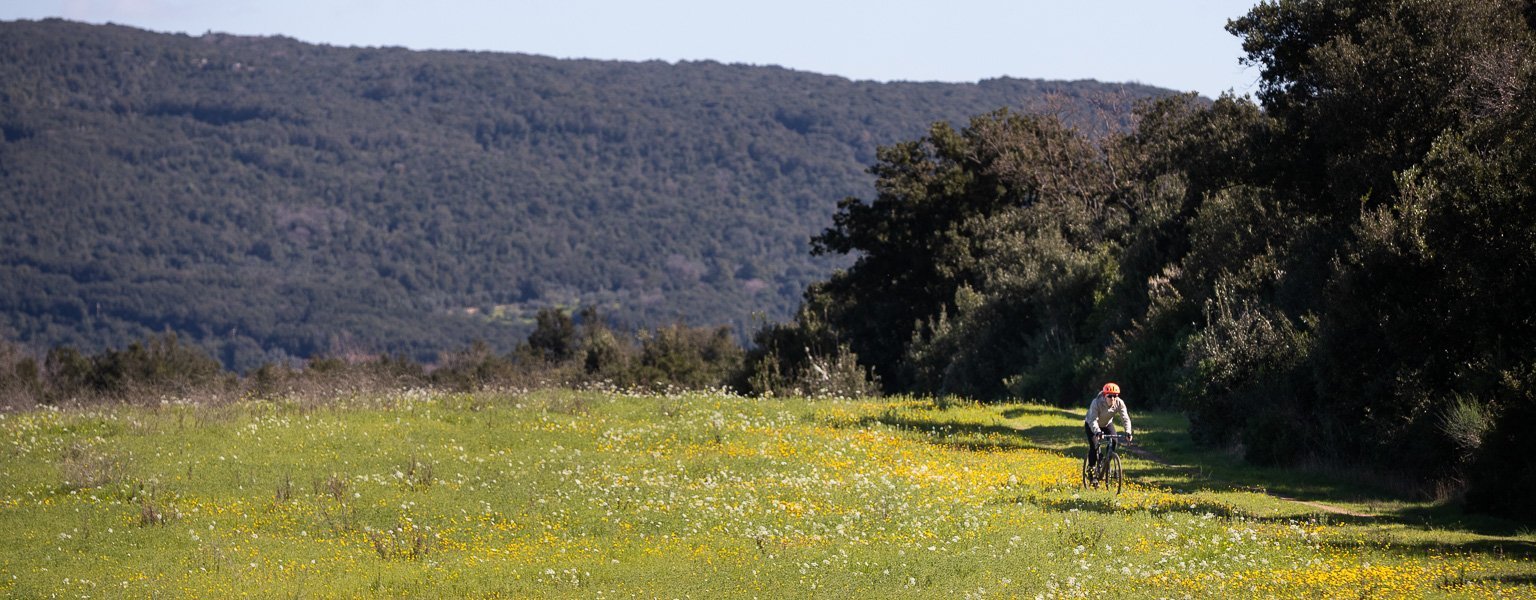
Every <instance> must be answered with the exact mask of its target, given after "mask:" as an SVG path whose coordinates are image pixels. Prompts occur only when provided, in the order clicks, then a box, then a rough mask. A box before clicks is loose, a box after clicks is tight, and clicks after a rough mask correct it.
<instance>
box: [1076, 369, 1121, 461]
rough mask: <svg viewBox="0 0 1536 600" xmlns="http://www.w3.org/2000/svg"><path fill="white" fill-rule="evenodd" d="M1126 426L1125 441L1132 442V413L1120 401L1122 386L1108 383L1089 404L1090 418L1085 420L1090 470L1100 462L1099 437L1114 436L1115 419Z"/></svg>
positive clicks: (1084, 427) (1084, 426)
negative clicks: (1118, 419) (1117, 418)
mask: <svg viewBox="0 0 1536 600" xmlns="http://www.w3.org/2000/svg"><path fill="white" fill-rule="evenodd" d="M1116 417H1119V418H1120V422H1121V423H1124V424H1125V441H1127V442H1129V441H1131V413H1130V411H1129V410H1127V409H1126V408H1125V401H1124V400H1121V399H1120V385H1119V384H1116V383H1106V384H1104V388H1103V389H1101V390H1099V395H1097V396H1094V397H1093V402H1090V403H1089V404H1088V417H1087V418H1085V419H1083V429H1084V430H1086V431H1087V433H1088V468H1089V469H1090V470H1092V469H1093V467H1094V465H1096V464H1098V462H1099V437H1100V436H1103V435H1104V434H1105V433H1108V434H1110V435H1114V433H1115V418H1116Z"/></svg>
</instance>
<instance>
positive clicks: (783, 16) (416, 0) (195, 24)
mask: <svg viewBox="0 0 1536 600" xmlns="http://www.w3.org/2000/svg"><path fill="white" fill-rule="evenodd" d="M1256 2H1257V0H1164V1H1158V0H1075V1H1074V0H1044V1H1036V0H1014V1H1009V0H921V1H916V0H846V1H839V0H773V1H763V0H754V1H752V2H732V1H730V0H650V1H646V0H630V1H626V0H439V1H433V0H5V1H4V2H3V3H0V20H15V19H41V18H45V17H64V18H67V19H71V20H77V21H86V22H90V23H106V22H112V23H118V24H123V25H132V26H135V27H141V28H144V29H151V30H154V31H165V32H181V33H190V34H194V35H197V34H202V33H205V32H208V31H214V32H223V33H235V34H244V35H273V34H281V35H286V36H289V37H293V38H297V39H299V40H303V41H306V42H315V43H325V44H332V45H337V46H404V47H407V48H413V49H452V50H492V51H504V52H523V53H529V54H541V55H545V56H555V57H561V58H599V59H618V60H650V59H660V60H665V61H677V60H704V59H712V60H717V61H720V62H726V63H745V64H754V65H779V66H782V67H786V68H790V69H795V70H800V71H811V72H815V73H824V74H829V75H841V76H843V77H848V78H852V79H872V80H877V81H893V80H905V81H950V82H967V81H977V80H980V79H989V78H994V77H1002V76H1011V77H1023V78H1040V79H1098V80H1100V81H1117V82H1119V81H1137V82H1141V83H1146V84H1151V85H1157V86H1161V87H1167V88H1172V89H1175V90H1180V91H1196V92H1199V93H1201V94H1202V95H1205V96H1208V97H1212V98H1214V97H1216V96H1217V95H1218V94H1220V93H1221V92H1223V91H1227V90H1232V91H1234V92H1236V93H1237V94H1238V95H1242V94H1247V93H1253V92H1255V91H1257V85H1256V82H1257V79H1258V70H1257V69H1255V68H1245V67H1243V66H1241V65H1239V64H1238V58H1239V57H1241V56H1242V50H1241V46H1240V43H1239V40H1238V39H1237V38H1236V37H1233V36H1232V35H1231V34H1228V33H1227V32H1226V30H1225V29H1223V27H1224V25H1225V24H1226V22H1227V19H1230V18H1234V17H1237V16H1240V15H1242V14H1243V13H1245V12H1247V10H1248V8H1249V7H1251V6H1252V5H1253V4H1255V3H1256Z"/></svg>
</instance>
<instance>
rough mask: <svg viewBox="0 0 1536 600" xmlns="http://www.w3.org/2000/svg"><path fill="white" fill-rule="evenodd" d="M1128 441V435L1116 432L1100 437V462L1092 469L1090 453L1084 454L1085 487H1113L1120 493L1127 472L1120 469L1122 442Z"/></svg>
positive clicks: (1106, 488) (1107, 488)
mask: <svg viewBox="0 0 1536 600" xmlns="http://www.w3.org/2000/svg"><path fill="white" fill-rule="evenodd" d="M1125 441H1126V435H1125V434H1123V433H1115V434H1110V435H1105V436H1103V437H1100V438H1099V462H1098V464H1096V465H1094V466H1093V468H1092V469H1090V468H1089V467H1088V455H1087V453H1084V454H1083V487H1085V488H1095V489H1096V488H1099V487H1103V488H1104V489H1105V490H1110V489H1113V490H1114V491H1115V493H1116V494H1118V493H1120V488H1121V486H1123V485H1124V483H1125V473H1124V472H1123V471H1121V470H1120V444H1122V443H1124V442H1125Z"/></svg>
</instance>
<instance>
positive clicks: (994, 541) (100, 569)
mask: <svg viewBox="0 0 1536 600" xmlns="http://www.w3.org/2000/svg"><path fill="white" fill-rule="evenodd" d="M1136 416H1137V417H1139V418H1138V423H1137V424H1138V433H1139V435H1138V436H1137V442H1138V445H1139V446H1141V447H1143V448H1145V449H1147V450H1149V451H1151V452H1154V453H1156V454H1157V455H1158V458H1159V459H1160V461H1158V462H1153V461H1151V460H1146V459H1137V458H1134V457H1129V456H1128V457H1127V459H1128V460H1127V461H1126V470H1127V476H1128V478H1129V479H1130V480H1132V481H1133V482H1134V484H1131V485H1128V487H1127V489H1126V491H1124V492H1123V493H1121V494H1119V495H1113V494H1109V493H1107V492H1102V491H1084V490H1081V489H1079V486H1078V479H1079V460H1080V458H1079V457H1080V456H1081V454H1082V452H1083V450H1084V444H1083V442H1082V440H1081V434H1080V432H1081V429H1080V423H1081V421H1080V419H1081V411H1078V412H1076V413H1074V412H1071V411H1065V410H1061V409H1056V408H1050V407H1043V406H1035V405H1027V404H1009V405H971V404H960V405H952V406H951V405H936V404H935V403H933V402H932V401H925V400H908V399H883V400H869V401H849V400H814V401H813V400H803V399H773V400H757V399H747V398H740V397H735V396H729V395H721V394H682V395H668V396H652V395H645V396H642V395H627V394H622V393H614V392H604V391H587V392H576V391H528V392H523V391H509V392H486V393H473V394H462V393H442V392H429V391H400V392H393V393H381V394H368V395H356V396H351V397H342V398H332V399H325V400H313V399H290V400H248V401H240V402H228V403H215V404H198V403H194V402H188V401H178V400H163V401H160V402H159V403H157V404H154V405H149V406H130V405H113V406H95V407H84V408H71V409H39V410H33V411H26V412H13V413H0V539H3V540H6V541H7V542H6V543H5V544H3V545H0V596H9V597H22V598H48V597H68V598H82V597H89V598H119V597H122V598H150V597H153V598H176V597H217V598H224V597H241V596H247V597H260V598H331V597H347V598H350V597H359V596H362V597H371V596H381V597H490V598H498V597H499V598H522V597H572V598H627V597H644V598H652V597H658V598H716V597H743V598H746V597H758V598H780V597H839V596H842V597H871V596H873V597H938V598H994V597H995V598H1009V597H1021V598H1074V597H1110V598H1113V597H1137V598H1145V597H1169V598H1183V597H1196V598H1198V597H1232V596H1234V595H1247V596H1253V597H1319V598H1338V597H1349V598H1354V597H1370V598H1381V597H1413V598H1419V597H1532V596H1533V595H1536V564H1533V563H1532V561H1531V557H1532V554H1533V548H1536V535H1533V534H1532V533H1531V532H1530V531H1528V530H1521V529H1517V528H1514V527H1511V526H1509V525H1508V524H1506V523H1502V522H1484V521H1475V520H1467V519H1463V518H1461V517H1459V516H1457V514H1456V512H1455V511H1454V510H1452V509H1448V508H1445V507H1442V506H1439V505H1436V504H1434V503H1430V502H1415V501H1412V500H1405V499H1403V498H1398V497H1393V496H1392V495H1390V494H1387V493H1381V492H1376V491H1373V489H1374V488H1370V487H1364V484H1360V483H1358V480H1359V479H1360V478H1358V477H1349V476H1345V475H1342V474H1338V475H1333V476H1330V475H1329V474H1326V473H1325V474H1311V475H1308V474H1296V473H1288V472H1279V471H1275V472H1267V471H1263V470H1257V469H1251V468H1242V467H1241V466H1239V465H1238V464H1237V462H1236V461H1235V460H1234V459H1232V457H1230V456H1226V455H1223V454H1220V453H1210V452H1205V453H1202V451H1201V450H1199V449H1196V448H1193V447H1191V446H1189V444H1188V443H1187V441H1186V439H1187V436H1185V435H1184V433H1183V427H1184V423H1183V421H1182V420H1181V419H1180V418H1178V417H1177V416H1174V415H1169V414H1140V415H1136ZM1277 495H1279V496H1285V497H1287V498H1293V499H1294V500H1285V499H1280V498H1278V497H1277ZM1295 500H1304V501H1312V502H1315V503H1327V504H1328V505H1330V506H1336V507H1339V508H1341V509H1343V510H1347V511H1349V512H1353V513H1356V515H1345V514H1337V513H1335V512H1331V511H1329V510H1325V509H1324V508H1320V507H1318V506H1316V505H1309V504H1303V503H1301V502H1298V501H1295ZM1362 515H1364V516H1362Z"/></svg>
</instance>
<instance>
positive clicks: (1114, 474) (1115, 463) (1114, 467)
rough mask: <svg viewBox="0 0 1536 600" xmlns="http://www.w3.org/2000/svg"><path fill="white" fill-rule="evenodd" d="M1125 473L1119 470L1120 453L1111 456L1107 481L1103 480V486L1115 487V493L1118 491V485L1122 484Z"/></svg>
mask: <svg viewBox="0 0 1536 600" xmlns="http://www.w3.org/2000/svg"><path fill="white" fill-rule="evenodd" d="M1124 480H1125V474H1124V473H1123V472H1121V471H1120V455H1119V454H1116V455H1114V456H1113V457H1111V460H1110V465H1109V481H1105V482H1104V487H1106V488H1108V487H1113V488H1115V493H1116V494H1118V493H1120V487H1121V485H1123V484H1124Z"/></svg>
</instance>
